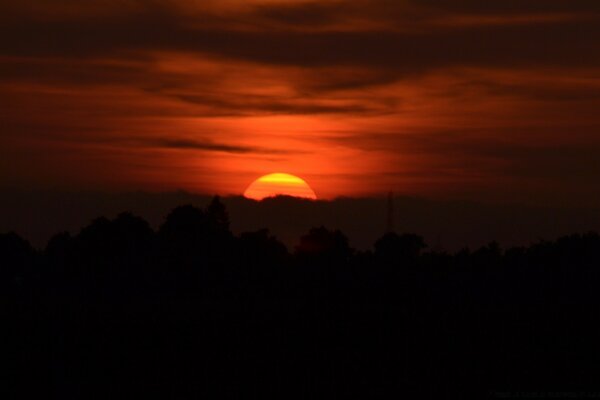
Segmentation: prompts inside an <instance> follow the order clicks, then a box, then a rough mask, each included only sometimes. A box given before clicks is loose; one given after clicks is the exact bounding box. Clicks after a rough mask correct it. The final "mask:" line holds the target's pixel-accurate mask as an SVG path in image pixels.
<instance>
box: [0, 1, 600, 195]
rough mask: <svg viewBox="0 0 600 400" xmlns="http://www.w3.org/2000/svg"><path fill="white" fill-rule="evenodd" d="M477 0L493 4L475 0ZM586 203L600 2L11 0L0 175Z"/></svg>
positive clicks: (596, 161)
mask: <svg viewBox="0 0 600 400" xmlns="http://www.w3.org/2000/svg"><path fill="white" fill-rule="evenodd" d="M491 3H493V4H491ZM271 172H287V173H291V174H295V175H298V176H301V177H302V178H304V179H305V180H307V181H308V182H309V183H310V185H311V186H312V187H313V189H314V190H315V192H316V193H317V195H318V196H319V197H321V198H334V197H336V196H372V195H377V196H380V195H382V194H384V193H386V192H387V191H389V190H394V191H395V192H397V193H400V194H409V195H417V196H427V197H433V198H467V199H473V200H485V201H494V202H505V201H506V202H526V203H533V204H546V203H549V204H554V205H555V204H567V205H587V206H589V205H593V206H595V205H597V204H599V203H600V185H599V184H598V181H599V178H600V3H599V2H598V1H596V0H593V1H577V0H573V1H564V0H546V1H535V0H519V1H516V0H504V1H494V2H485V1H480V0H478V1H474V0H473V1H471V0H424V1H416V0H415V1H404V0H393V1H392V0H370V1H367V0H353V1H336V0H332V1H290V0H286V1H283V0H280V1H275V0H252V1H248V0H244V1H241V0H218V1H217V0H214V1H207V0H202V1H192V0H187V1H183V0H181V1H178V0H170V1H169V0H163V1H160V0H153V1H141V0H138V1H135V0H120V1H117V0H103V1H100V0H88V1H75V0H60V1H58V0H55V1H52V2H50V1H47V0H29V1H22V0H19V1H17V0H14V1H10V0H7V1H3V2H2V4H1V5H0V184H1V185H2V186H5V187H11V188H15V187H16V188H25V189H30V188H34V189H39V188H60V189H69V190H90V189H94V190H107V191H122V190H138V189H139V190H152V191H154V190H176V189H185V190H189V191H194V192H199V193H215V192H217V193H220V194H241V193H242V192H243V191H244V189H245V188H246V186H247V185H248V184H249V183H250V182H252V181H253V180H254V179H256V178H257V177H258V176H260V175H263V174H267V173H271Z"/></svg>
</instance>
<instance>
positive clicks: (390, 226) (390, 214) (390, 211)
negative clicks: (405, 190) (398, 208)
mask: <svg viewBox="0 0 600 400" xmlns="http://www.w3.org/2000/svg"><path fill="white" fill-rule="evenodd" d="M394 231H395V229H394V192H391V191H390V192H389V193H388V199H387V227H386V233H392V232H394Z"/></svg>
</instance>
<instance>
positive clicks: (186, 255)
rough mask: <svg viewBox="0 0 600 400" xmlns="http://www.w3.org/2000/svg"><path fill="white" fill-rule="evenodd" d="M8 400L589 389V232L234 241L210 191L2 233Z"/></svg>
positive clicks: (597, 277)
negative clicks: (35, 238)
mask: <svg viewBox="0 0 600 400" xmlns="http://www.w3.org/2000/svg"><path fill="white" fill-rule="evenodd" d="M0 266H1V267H0V289H1V291H2V297H3V304H4V305H5V306H6V307H3V309H4V318H3V319H4V322H5V323H4V327H5V328H4V329H5V332H6V333H7V334H8V335H7V338H6V340H5V346H4V347H5V350H6V351H5V352H4V354H6V356H5V357H4V359H5V361H6V362H7V366H8V367H9V370H10V373H9V374H5V375H4V377H3V379H4V381H5V382H4V384H3V387H4V388H5V389H6V390H7V391H8V392H7V393H8V395H9V396H8V397H7V398H18V397H21V398H31V397H32V396H37V397H42V398H61V399H82V398H86V399H88V398H103V399H106V398H125V397H128V398H138V397H139V398H148V397H152V398H162V399H165V398H167V399H171V398H173V399H187V398H190V399H191V398H194V399H196V398H200V397H201V396H207V397H208V398H241V399H246V398H255V397H264V396H278V397H282V398H290V397H293V398H303V399H308V398H333V399H335V398H354V397H356V396H363V397H365V396H366V397H365V398H393V397H397V396H399V395H413V396H418V397H421V398H422V397H433V396H448V395H457V396H463V397H465V396H469V395H475V396H478V397H479V398H481V396H484V397H502V396H507V395H510V394H511V393H512V394H518V393H521V394H522V393H523V392H525V393H534V392H546V393H554V394H560V393H563V392H564V393H565V394H566V395H569V394H571V395H573V394H585V393H590V392H585V391H588V390H595V389H600V386H599V385H598V382H599V381H598V376H600V375H599V372H600V371H599V370H598V368H599V367H598V366H599V365H600V340H598V338H599V337H600V329H599V328H598V325H599V324H598V321H599V319H600V292H599V291H598V288H599V284H600V237H599V236H598V235H597V234H595V233H588V234H584V235H571V236H565V237H562V238H560V239H558V240H556V241H543V242H539V243H536V244H533V245H531V246H529V247H520V248H511V249H507V250H502V249H501V248H500V247H499V245H498V244H496V243H491V244H490V245H488V246H485V247H483V248H480V249H478V250H476V251H469V250H463V251H461V252H458V253H456V254H447V253H444V252H439V251H431V250H428V248H427V246H426V244H425V243H424V241H423V239H422V238H421V237H419V236H417V235H413V234H402V235H398V234H395V233H388V234H386V235H384V236H383V237H381V238H380V239H379V240H378V241H377V242H376V243H375V244H374V247H373V250H372V251H366V252H358V251H355V250H353V249H352V248H351V247H350V246H349V244H348V239H347V238H346V237H345V236H344V234H343V233H342V232H340V231H337V230H329V229H326V228H324V227H320V228H314V229H311V230H310V231H309V232H307V234H306V235H305V236H303V237H301V238H300V240H299V244H298V246H297V247H296V248H295V249H294V250H293V251H292V252H289V251H288V249H287V248H286V247H285V246H284V245H283V244H282V243H281V242H279V241H278V240H277V239H276V238H275V237H273V236H271V235H270V234H269V232H268V231H267V230H261V231H257V232H248V233H243V234H241V235H239V236H235V235H233V234H232V233H231V231H230V229H229V219H228V215H227V211H226V210H225V207H224V206H223V204H222V203H221V202H220V200H219V199H218V198H215V199H213V201H212V202H211V203H210V204H209V205H208V206H207V207H206V208H205V209H199V208H196V207H193V206H182V207H178V208H176V209H174V210H173V211H172V212H171V213H170V214H169V215H168V216H167V218H166V219H165V222H164V223H163V224H162V226H160V228H159V229H158V230H157V231H154V230H152V229H151V228H150V226H149V225H148V223H147V222H146V221H144V220H143V219H141V218H139V217H136V216H133V215H131V214H127V213H125V214H121V215H119V216H118V217H116V218H115V219H113V220H108V219H106V218H98V219H96V220H95V221H93V222H92V223H91V224H90V225H89V226H87V227H85V228H83V229H82V230H81V232H79V233H78V234H77V235H74V236H72V235H70V234H68V233H61V234H58V235H56V236H54V237H53V238H52V239H51V240H50V241H49V243H48V245H47V247H46V248H45V249H44V250H43V251H35V250H34V249H32V248H31V247H30V246H29V244H28V243H27V242H26V241H25V240H23V239H22V238H20V237H18V236H17V235H15V234H10V233H9V234H4V235H0Z"/></svg>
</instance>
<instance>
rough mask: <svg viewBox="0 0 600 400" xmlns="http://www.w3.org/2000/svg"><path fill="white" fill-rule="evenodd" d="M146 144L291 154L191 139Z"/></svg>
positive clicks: (184, 148) (163, 146) (241, 152)
mask: <svg viewBox="0 0 600 400" xmlns="http://www.w3.org/2000/svg"><path fill="white" fill-rule="evenodd" d="M146 144H148V145H151V146H156V147H160V148H169V149H182V150H201V151H218V152H225V153H236V154H247V153H258V154H290V153H291V151H288V150H277V149H267V148H260V147H252V146H235V145H227V144H223V143H214V142H210V141H197V140H191V139H169V138H167V139H159V140H153V141H147V142H146Z"/></svg>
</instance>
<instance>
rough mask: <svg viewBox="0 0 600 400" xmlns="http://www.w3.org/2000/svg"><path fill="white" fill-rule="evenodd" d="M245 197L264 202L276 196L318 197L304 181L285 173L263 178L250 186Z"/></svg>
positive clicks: (314, 198)
mask: <svg viewBox="0 0 600 400" xmlns="http://www.w3.org/2000/svg"><path fill="white" fill-rule="evenodd" d="M244 196H245V197H247V198H249V199H254V200H262V199H264V198H267V197H274V196H292V197H301V198H305V199H312V200H316V199H317V195H316V194H315V192H314V191H313V190H312V189H311V188H310V186H308V183H306V182H305V181H304V179H302V178H298V177H297V176H294V175H290V174H283V173H275V174H269V175H264V176H261V177H260V178H258V179H257V180H255V181H254V182H252V183H251V184H250V186H248V189H246V191H245V192H244Z"/></svg>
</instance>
